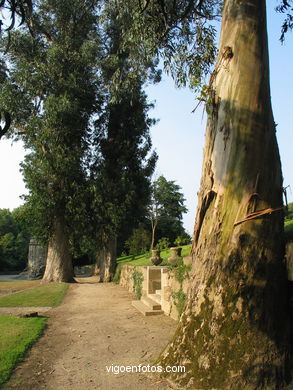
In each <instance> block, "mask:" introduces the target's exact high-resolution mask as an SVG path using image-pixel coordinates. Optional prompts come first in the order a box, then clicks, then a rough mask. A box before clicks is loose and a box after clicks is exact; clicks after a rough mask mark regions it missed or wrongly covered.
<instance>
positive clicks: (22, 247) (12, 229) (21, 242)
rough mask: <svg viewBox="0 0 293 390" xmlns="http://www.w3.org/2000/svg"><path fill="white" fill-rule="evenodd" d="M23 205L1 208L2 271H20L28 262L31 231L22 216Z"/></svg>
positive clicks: (0, 263) (0, 268) (0, 256)
mask: <svg viewBox="0 0 293 390" xmlns="http://www.w3.org/2000/svg"><path fill="white" fill-rule="evenodd" d="M22 207H23V206H20V207H18V208H17V209H15V210H13V211H12V212H10V211H9V210H8V209H0V271H2V272H3V271H9V272H10V271H20V270H23V269H24V268H25V266H26V263H27V255H28V246H29V238H30V233H29V231H28V228H27V226H26V224H25V223H24V222H23V220H22V219H21V217H20V214H21V213H22Z"/></svg>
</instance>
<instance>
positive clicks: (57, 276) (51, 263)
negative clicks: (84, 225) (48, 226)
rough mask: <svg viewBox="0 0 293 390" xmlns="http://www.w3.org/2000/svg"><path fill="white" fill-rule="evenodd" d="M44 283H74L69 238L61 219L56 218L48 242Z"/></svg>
mask: <svg viewBox="0 0 293 390" xmlns="http://www.w3.org/2000/svg"><path fill="white" fill-rule="evenodd" d="M43 281H44V282H68V283H71V282H75V280H74V271H73V264H72V256H71V253H70V248H69V238H68V234H67V232H66V228H65V224H64V220H63V218H57V219H56V221H55V223H54V229H53V233H52V235H51V238H50V240H49V245H48V255H47V260H46V269H45V273H44V276H43Z"/></svg>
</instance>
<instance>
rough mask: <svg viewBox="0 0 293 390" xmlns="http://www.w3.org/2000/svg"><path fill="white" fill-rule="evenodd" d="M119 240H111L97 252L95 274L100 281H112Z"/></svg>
mask: <svg viewBox="0 0 293 390" xmlns="http://www.w3.org/2000/svg"><path fill="white" fill-rule="evenodd" d="M116 249H117V240H116V238H115V239H112V240H109V241H108V242H107V243H106V244H105V245H104V247H103V248H102V249H101V250H100V251H99V252H98V253H97V256H96V264H95V268H94V275H95V276H98V277H99V282H111V280H112V279H113V277H114V274H115V269H116V257H117V253H116Z"/></svg>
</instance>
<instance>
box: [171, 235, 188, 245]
mask: <svg viewBox="0 0 293 390" xmlns="http://www.w3.org/2000/svg"><path fill="white" fill-rule="evenodd" d="M190 242H191V237H190V235H189V234H188V233H185V234H182V235H180V236H178V237H176V239H175V240H174V244H175V245H176V246H182V245H186V244H189V243H190Z"/></svg>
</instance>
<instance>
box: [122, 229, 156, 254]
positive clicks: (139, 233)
mask: <svg viewBox="0 0 293 390" xmlns="http://www.w3.org/2000/svg"><path fill="white" fill-rule="evenodd" d="M150 243H151V240H150V234H149V232H148V231H147V230H146V229H145V228H144V227H143V225H140V226H139V227H138V228H137V229H134V230H133V231H132V234H131V236H130V237H129V239H128V240H127V241H126V242H125V247H126V248H127V249H128V253H129V254H130V255H137V254H141V253H145V252H146V251H147V250H148V248H149V247H150Z"/></svg>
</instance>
